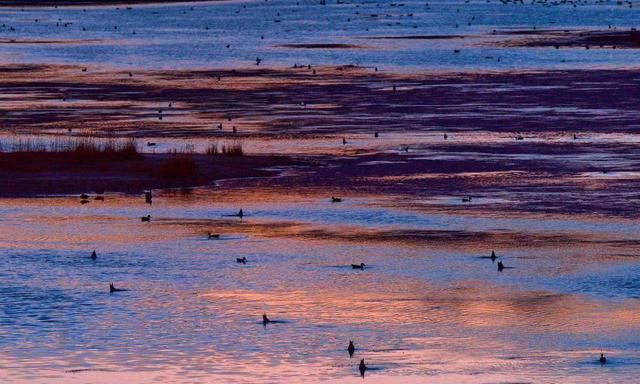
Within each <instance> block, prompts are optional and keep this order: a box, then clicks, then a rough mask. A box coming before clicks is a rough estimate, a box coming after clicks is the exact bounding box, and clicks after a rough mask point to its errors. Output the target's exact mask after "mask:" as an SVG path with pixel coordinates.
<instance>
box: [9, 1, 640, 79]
mask: <svg viewBox="0 0 640 384" xmlns="http://www.w3.org/2000/svg"><path fill="white" fill-rule="evenodd" d="M639 9H640V7H638V6H635V7H629V6H628V4H627V3H622V4H618V3H617V2H615V1H601V2H594V1H587V2H585V3H581V4H580V5H579V6H577V7H574V6H573V4H571V3H566V4H560V5H550V3H547V4H542V3H536V4H530V3H527V4H512V3H510V4H502V3H501V2H499V1H496V0H490V1H484V0H483V1H478V0H473V1H458V0H453V1H451V0H436V1H429V2H425V1H415V0H408V1H403V2H401V3H392V2H376V1H347V2H345V3H344V4H337V3H336V2H335V1H327V5H320V2H319V1H299V2H293V1H286V0H275V1H274V0H271V1H229V2H214V3H205V4H169V5H145V6H133V7H132V8H131V9H127V8H126V7H124V6H122V7H118V8H116V7H114V6H110V7H89V8H83V7H76V8H58V9H53V8H52V7H49V8H27V9H24V10H22V9H19V8H4V9H0V25H1V24H4V27H0V39H1V40H2V41H3V42H2V43H0V54H1V56H0V57H2V61H4V62H14V63H25V62H31V63H73V64H82V65H93V66H109V67H117V68H122V67H126V68H133V69H138V68H153V69H157V68H166V69H171V68H180V69H185V68H237V67H254V66H255V60H256V57H260V58H261V59H263V62H262V64H261V65H262V67H267V68H273V67H289V66H293V65H294V64H296V63H297V64H305V65H306V64H312V65H344V64H357V65H362V66H371V67H373V66H377V67H380V68H381V69H383V70H391V71H398V70H400V71H415V70H420V69H443V70H451V69H455V70H472V69H490V70H491V69H523V68H526V69H537V68H577V67H580V68H596V67H597V68H611V67H617V68H619V67H637V66H638V64H640V58H639V56H638V55H637V54H636V53H635V51H634V50H629V49H591V50H585V49H561V50H555V49H553V48H544V49H531V48H527V49H523V48H501V47H500V46H499V44H496V43H497V42H500V41H504V40H505V39H506V38H507V37H505V36H502V37H499V36H492V35H491V32H493V31H494V30H497V31H509V30H529V31H531V30H533V28H534V27H535V28H537V29H538V30H540V29H572V30H591V29H600V30H605V29H607V28H609V25H611V27H612V28H619V29H626V30H628V29H629V28H632V27H637V25H636V24H637V20H638V19H639V18H640V14H639ZM36 19H37V20H38V21H37V22H36V21H35V20H36ZM65 25H66V26H65ZM431 35H438V36H443V35H447V36H452V35H464V36H466V37H465V38H464V39H460V38H455V39H444V40H441V39H438V40H430V39H420V38H418V39H390V40H389V39H379V38H382V37H384V38H388V37H411V36H414V37H415V36H418V37H420V36H431ZM515 37H516V38H517V36H515ZM512 38H513V37H512ZM12 40H14V42H13V43H12V42H11V41H12ZM290 44H347V45H349V46H350V48H347V49H342V48H341V49H337V48H333V49H304V48H290V47H286V45H290ZM227 45H229V47H228V48H227ZM454 49H456V50H460V52H459V53H458V54H454V53H453V51H454Z"/></svg>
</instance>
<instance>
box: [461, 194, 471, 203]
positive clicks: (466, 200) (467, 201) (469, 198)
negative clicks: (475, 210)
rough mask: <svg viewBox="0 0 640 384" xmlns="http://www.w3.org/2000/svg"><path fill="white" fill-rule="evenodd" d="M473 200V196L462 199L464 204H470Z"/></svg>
mask: <svg viewBox="0 0 640 384" xmlns="http://www.w3.org/2000/svg"><path fill="white" fill-rule="evenodd" d="M471 200H472V198H471V196H469V197H463V198H462V202H463V203H470V202H471Z"/></svg>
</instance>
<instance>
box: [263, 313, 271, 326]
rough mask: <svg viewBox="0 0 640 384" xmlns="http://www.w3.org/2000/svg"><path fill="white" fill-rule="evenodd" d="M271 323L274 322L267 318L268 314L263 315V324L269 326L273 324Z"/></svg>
mask: <svg viewBox="0 0 640 384" xmlns="http://www.w3.org/2000/svg"><path fill="white" fill-rule="evenodd" d="M271 322H272V321H271V320H269V318H268V317H267V314H266V313H263V314H262V324H264V325H267V324H269V323H271Z"/></svg>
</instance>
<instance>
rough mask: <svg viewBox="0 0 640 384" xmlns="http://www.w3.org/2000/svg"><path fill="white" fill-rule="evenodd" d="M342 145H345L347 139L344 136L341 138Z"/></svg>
mask: <svg viewBox="0 0 640 384" xmlns="http://www.w3.org/2000/svg"><path fill="white" fill-rule="evenodd" d="M342 145H347V139H345V138H344V137H343V138H342Z"/></svg>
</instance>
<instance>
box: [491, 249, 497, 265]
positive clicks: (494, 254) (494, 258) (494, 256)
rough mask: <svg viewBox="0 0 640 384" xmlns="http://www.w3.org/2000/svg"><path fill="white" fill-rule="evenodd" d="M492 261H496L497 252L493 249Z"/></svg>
mask: <svg viewBox="0 0 640 384" xmlns="http://www.w3.org/2000/svg"><path fill="white" fill-rule="evenodd" d="M491 261H494V262H495V261H496V253H495V252H494V251H491Z"/></svg>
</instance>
